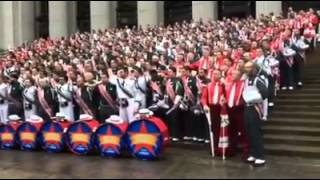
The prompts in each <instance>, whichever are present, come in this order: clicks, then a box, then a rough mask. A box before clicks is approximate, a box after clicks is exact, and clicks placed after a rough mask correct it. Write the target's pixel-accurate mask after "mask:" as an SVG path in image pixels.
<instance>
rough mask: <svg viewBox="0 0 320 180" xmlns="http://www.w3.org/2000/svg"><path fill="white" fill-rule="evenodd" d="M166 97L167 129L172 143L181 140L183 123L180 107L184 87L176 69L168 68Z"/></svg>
mask: <svg viewBox="0 0 320 180" xmlns="http://www.w3.org/2000/svg"><path fill="white" fill-rule="evenodd" d="M166 96H167V97H168V104H169V106H170V107H171V109H170V110H169V111H168V112H167V115H168V127H169V131H170V134H171V138H172V141H173V142H177V141H179V140H181V138H182V136H183V134H182V128H183V122H182V120H183V119H182V112H181V109H180V106H181V105H182V106H183V102H182V100H183V97H184V87H183V82H182V80H181V79H180V78H178V77H177V69H176V68H175V67H170V68H169V71H168V78H167V82H166Z"/></svg>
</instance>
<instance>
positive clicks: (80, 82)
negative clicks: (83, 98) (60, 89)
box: [77, 76, 84, 86]
mask: <svg viewBox="0 0 320 180" xmlns="http://www.w3.org/2000/svg"><path fill="white" fill-rule="evenodd" d="M77 85H78V86H83V85H84V79H83V77H81V76H78V78H77Z"/></svg>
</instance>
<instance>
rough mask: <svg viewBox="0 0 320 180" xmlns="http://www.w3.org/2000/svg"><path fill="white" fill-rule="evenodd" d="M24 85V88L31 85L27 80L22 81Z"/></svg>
mask: <svg viewBox="0 0 320 180" xmlns="http://www.w3.org/2000/svg"><path fill="white" fill-rule="evenodd" d="M24 85H25V86H26V87H30V86H31V85H32V84H31V81H30V80H29V79H26V80H25V81H24Z"/></svg>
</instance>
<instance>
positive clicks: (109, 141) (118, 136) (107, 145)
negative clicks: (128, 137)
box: [94, 122, 128, 157]
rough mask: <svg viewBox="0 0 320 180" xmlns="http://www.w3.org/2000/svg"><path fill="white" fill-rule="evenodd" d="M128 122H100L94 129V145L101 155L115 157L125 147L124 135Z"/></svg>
mask: <svg viewBox="0 0 320 180" xmlns="http://www.w3.org/2000/svg"><path fill="white" fill-rule="evenodd" d="M127 128H128V124H127V123H125V122H124V123H121V124H114V123H108V122H107V123H105V124H102V125H101V126H100V127H99V128H98V129H97V131H96V133H95V136H94V139H95V147H96V148H97V150H98V151H99V153H100V155H101V156H103V157H117V156H119V155H120V153H121V150H123V149H124V147H125V142H124V139H123V137H124V135H125V133H126V131H127Z"/></svg>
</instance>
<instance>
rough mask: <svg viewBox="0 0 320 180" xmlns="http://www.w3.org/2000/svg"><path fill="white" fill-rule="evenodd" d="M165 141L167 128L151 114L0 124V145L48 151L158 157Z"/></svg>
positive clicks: (142, 158) (167, 136)
mask: <svg viewBox="0 0 320 180" xmlns="http://www.w3.org/2000/svg"><path fill="white" fill-rule="evenodd" d="M168 142H169V133H168V128H167V127H166V125H165V124H164V123H163V121H162V120H161V119H159V118H157V117H154V116H152V115H147V116H146V115H139V117H138V118H137V120H135V121H133V122H131V123H130V124H129V123H128V122H126V121H123V120H121V119H120V117H119V116H111V117H110V118H109V119H107V120H106V122H105V123H103V124H100V123H99V122H98V121H96V120H93V119H87V120H81V121H76V122H69V121H63V120H57V119H52V120H50V121H48V122H43V121H32V122H21V121H9V122H8V123H7V124H2V125H0V148H1V149H3V150H12V149H15V148H18V149H20V150H22V151H35V150H39V149H43V150H44V151H46V152H49V153H59V152H63V151H66V150H68V151H71V152H72V153H73V154H76V155H89V154H93V153H94V152H96V151H97V152H98V153H99V154H100V155H101V156H102V157H109V158H112V157H118V156H120V155H121V154H122V153H125V151H127V152H129V153H130V154H131V155H132V156H133V157H135V158H137V159H141V160H154V159H158V158H159V157H160V156H161V154H162V152H163V150H164V148H165V147H166V145H167V144H168Z"/></svg>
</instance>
